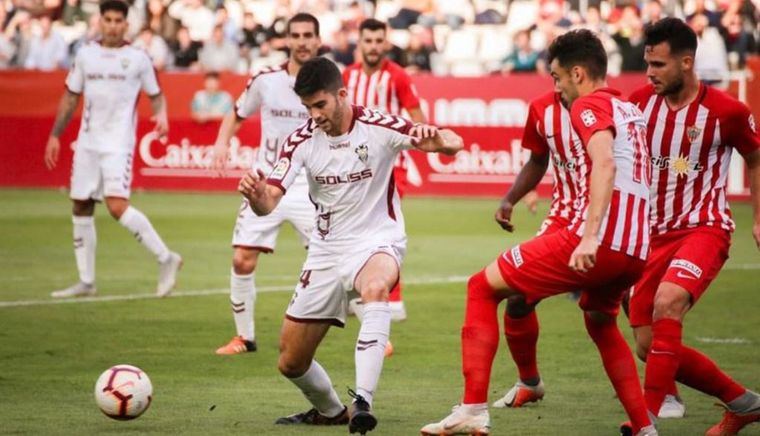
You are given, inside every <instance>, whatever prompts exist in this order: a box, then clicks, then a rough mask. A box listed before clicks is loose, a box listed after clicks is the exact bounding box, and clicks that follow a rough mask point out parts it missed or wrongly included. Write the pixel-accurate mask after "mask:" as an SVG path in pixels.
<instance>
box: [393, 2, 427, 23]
mask: <svg viewBox="0 0 760 436" xmlns="http://www.w3.org/2000/svg"><path fill="white" fill-rule="evenodd" d="M434 12H435V10H434V3H433V0H403V1H402V2H401V9H399V11H398V14H396V15H395V16H394V17H391V18H389V19H388V25H389V26H390V27H391V28H392V29H408V28H409V26H411V25H413V24H417V21H418V20H419V19H420V17H421V16H422V15H423V14H428V15H429V14H433V13H434ZM420 24H422V23H420Z"/></svg>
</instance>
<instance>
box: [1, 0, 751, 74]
mask: <svg viewBox="0 0 760 436" xmlns="http://www.w3.org/2000/svg"><path fill="white" fill-rule="evenodd" d="M129 3H130V5H131V6H130V12H129V17H128V19H129V23H130V30H129V34H128V37H129V39H130V40H131V41H132V42H133V44H135V45H137V46H140V47H143V48H145V49H146V50H147V51H148V52H149V54H150V55H151V57H152V59H153V62H154V66H155V67H156V68H157V69H158V70H165V69H166V70H191V71H231V72H236V73H241V74H247V73H250V72H251V71H254V70H258V69H260V68H263V67H266V66H270V65H278V64H280V63H282V62H284V61H285V59H287V52H286V50H287V49H286V46H285V38H284V37H285V35H284V33H285V23H286V20H287V17H289V16H291V15H293V14H294V13H296V12H298V11H308V12H310V13H313V14H315V15H316V16H317V17H318V18H319V21H320V23H321V26H322V28H321V32H320V33H321V36H322V41H323V44H324V46H323V48H322V50H321V53H322V54H326V55H328V56H329V57H331V58H332V59H333V60H335V61H336V62H338V63H339V64H342V65H349V64H351V63H353V62H354V61H355V60H356V58H357V55H358V54H357V52H356V42H357V38H358V26H359V23H360V22H361V21H362V20H363V19H364V18H367V17H371V16H374V17H375V18H377V19H380V20H383V21H387V22H388V24H389V25H390V27H391V32H390V33H389V41H390V43H391V44H392V46H391V47H389V57H390V58H391V59H392V60H394V61H396V62H398V63H399V64H401V65H403V66H404V67H406V68H407V69H408V71H409V72H411V73H415V72H421V71H422V72H432V73H434V74H440V75H445V74H451V75H455V76H478V75H483V74H489V73H497V74H498V73H501V74H511V73H518V72H539V73H545V72H546V62H545V57H546V47H548V44H549V43H550V42H551V41H552V40H553V39H554V38H555V37H556V36H557V35H559V34H562V33H563V32H565V31H567V30H569V29H573V28H578V27H586V28H589V29H592V30H594V31H595V32H597V34H598V35H600V37H601V38H602V40H603V41H604V44H605V47H606V49H607V51H608V56H609V58H610V65H609V70H610V73H611V74H618V73H620V72H623V71H641V70H643V69H644V68H645V64H644V63H643V52H644V44H643V28H644V26H645V25H646V24H648V23H651V22H655V21H657V20H659V19H660V18H662V17H664V16H676V17H679V18H684V19H686V20H687V21H688V23H689V25H690V26H691V27H692V28H693V29H694V30H695V31H696V33H697V34H698V35H699V38H700V41H699V43H700V49H699V52H698V55H697V58H698V59H697V69H698V72H699V74H700V77H702V78H703V79H706V80H715V81H719V80H722V79H725V78H726V77H727V75H728V74H729V71H730V70H735V69H741V68H743V66H744V64H745V61H746V58H747V57H748V56H751V55H753V54H755V53H757V51H758V44H757V43H756V41H757V40H758V36H760V27H759V26H758V22H759V21H760V13H759V12H758V7H757V6H756V5H755V4H753V1H752V0H685V1H681V0H643V1H642V0H639V1H632V0H621V1H617V2H616V1H608V0H571V1H569V2H568V1H563V0H511V1H510V0H445V1H443V0H375V1H368V0H360V1H355V0H292V1H289V0H131V1H130V2H129ZM0 6H1V7H0V69H7V68H26V69H38V70H53V69H57V68H68V67H69V66H70V63H71V60H72V59H73V55H74V53H75V52H76V51H77V50H78V49H79V48H80V47H81V46H82V45H83V44H84V43H86V42H88V41H91V40H94V39H97V38H98V34H97V33H98V32H97V20H98V0H0Z"/></svg>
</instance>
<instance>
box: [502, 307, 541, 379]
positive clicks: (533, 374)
mask: <svg viewBox="0 0 760 436" xmlns="http://www.w3.org/2000/svg"><path fill="white" fill-rule="evenodd" d="M504 336H505V337H506V339H507V345H508V346H509V352H510V354H511V355H512V360H514V362H515V365H517V370H518V372H519V374H520V381H522V382H523V383H526V384H529V385H535V384H537V383H538V382H539V380H540V377H539V375H538V363H537V361H536V344H537V342H538V316H536V311H535V310H531V311H530V312H529V313H528V314H527V315H525V316H523V317H521V318H516V317H512V316H510V315H509V313H508V312H507V311H505V312H504Z"/></svg>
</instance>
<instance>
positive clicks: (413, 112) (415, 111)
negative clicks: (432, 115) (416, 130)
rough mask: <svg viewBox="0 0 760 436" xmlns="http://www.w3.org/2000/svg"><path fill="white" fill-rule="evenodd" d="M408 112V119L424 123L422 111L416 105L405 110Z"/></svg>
mask: <svg viewBox="0 0 760 436" xmlns="http://www.w3.org/2000/svg"><path fill="white" fill-rule="evenodd" d="M406 111H407V113H409V119H410V120H412V121H414V122H415V123H426V122H427V120H426V119H425V114H424V113H422V109H421V108H420V107H419V106H417V107H413V108H411V109H407V110H406Z"/></svg>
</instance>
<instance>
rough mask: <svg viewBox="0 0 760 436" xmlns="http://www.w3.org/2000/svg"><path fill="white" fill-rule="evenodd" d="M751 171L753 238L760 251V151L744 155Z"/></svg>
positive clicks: (750, 190) (750, 189)
mask: <svg viewBox="0 0 760 436" xmlns="http://www.w3.org/2000/svg"><path fill="white" fill-rule="evenodd" d="M744 161H745V162H746V163H747V168H748V170H749V192H750V196H751V197H752V212H753V213H752V216H753V217H754V219H753V224H752V236H753V237H754V238H755V244H757V248H758V249H760V149H757V150H755V151H753V152H751V153H747V154H745V155H744Z"/></svg>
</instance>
